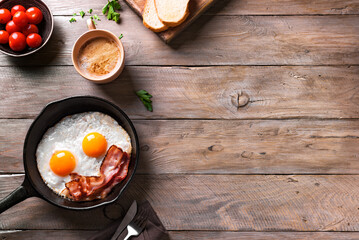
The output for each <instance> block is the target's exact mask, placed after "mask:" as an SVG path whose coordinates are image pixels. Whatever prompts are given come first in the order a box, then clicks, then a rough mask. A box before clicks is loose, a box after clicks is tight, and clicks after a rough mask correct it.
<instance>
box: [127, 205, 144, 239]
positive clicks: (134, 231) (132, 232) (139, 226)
mask: <svg viewBox="0 0 359 240" xmlns="http://www.w3.org/2000/svg"><path fill="white" fill-rule="evenodd" d="M146 222H147V211H146V210H145V209H142V208H141V209H140V211H139V212H138V214H137V215H136V216H135V218H134V219H133V220H132V221H131V222H130V224H129V225H128V226H127V232H128V233H127V235H126V237H125V238H124V240H127V239H129V238H130V237H132V236H138V235H140V233H141V232H142V231H143V229H144V228H145V226H146Z"/></svg>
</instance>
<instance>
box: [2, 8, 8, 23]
mask: <svg viewBox="0 0 359 240" xmlns="http://www.w3.org/2000/svg"><path fill="white" fill-rule="evenodd" d="M10 20H11V13H10V11H9V10H7V9H6V8H1V9H0V23H1V24H6V23H7V22H8V21H10Z"/></svg>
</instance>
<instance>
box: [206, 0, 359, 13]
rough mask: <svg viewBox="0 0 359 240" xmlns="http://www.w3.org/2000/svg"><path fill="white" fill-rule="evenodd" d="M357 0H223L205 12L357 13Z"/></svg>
mask: <svg viewBox="0 0 359 240" xmlns="http://www.w3.org/2000/svg"><path fill="white" fill-rule="evenodd" d="M358 13H359V1H358V0H346V1H343V0H331V1H327V0H313V1H311V0H302V1H298V0H257V1H252V0H239V1H238V0H223V1H219V2H218V3H216V4H215V5H214V6H213V7H212V8H211V9H210V11H209V12H207V14H216V15H222V14H223V15H304V14H305V15H316V14H321V15H332V14H342V15H346V14H358Z"/></svg>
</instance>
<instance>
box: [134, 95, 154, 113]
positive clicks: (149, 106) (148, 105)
mask: <svg viewBox="0 0 359 240" xmlns="http://www.w3.org/2000/svg"><path fill="white" fill-rule="evenodd" d="M136 95H137V96H138V97H139V98H140V100H141V102H142V103H143V105H145V107H146V108H147V110H148V111H150V112H152V111H153V109H152V100H151V98H152V95H151V94H149V93H148V92H147V91H146V90H139V91H137V92H136Z"/></svg>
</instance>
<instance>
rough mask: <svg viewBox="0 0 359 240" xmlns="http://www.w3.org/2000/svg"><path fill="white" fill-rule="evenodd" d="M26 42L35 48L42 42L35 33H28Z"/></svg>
mask: <svg viewBox="0 0 359 240" xmlns="http://www.w3.org/2000/svg"><path fill="white" fill-rule="evenodd" d="M26 43H27V45H28V46H29V47H31V48H37V47H40V45H41V43H42V38H41V36H40V35H39V34H37V33H31V34H29V36H27V38H26Z"/></svg>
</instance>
